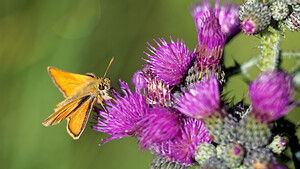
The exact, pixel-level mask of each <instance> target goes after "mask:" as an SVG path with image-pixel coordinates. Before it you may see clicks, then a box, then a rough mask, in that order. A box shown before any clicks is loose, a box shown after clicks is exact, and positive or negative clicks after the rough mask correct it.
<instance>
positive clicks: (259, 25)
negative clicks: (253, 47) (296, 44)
mask: <svg viewBox="0 0 300 169" xmlns="http://www.w3.org/2000/svg"><path fill="white" fill-rule="evenodd" d="M239 18H240V20H241V26H242V32H244V33H246V34H248V35H253V34H257V33H259V32H262V31H263V30H265V29H266V28H267V27H268V26H269V25H271V26H273V27H276V28H280V29H284V27H283V25H285V26H286V27H287V28H288V29H289V30H290V31H298V30H299V29H300V5H299V1H298V0H246V1H244V3H243V4H242V5H241V6H240V11H239Z"/></svg>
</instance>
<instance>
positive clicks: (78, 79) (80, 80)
mask: <svg viewBox="0 0 300 169" xmlns="http://www.w3.org/2000/svg"><path fill="white" fill-rule="evenodd" d="M48 71H49V73H50V75H51V77H52V79H53V82H54V83H55V84H56V85H57V87H58V88H59V89H60V90H61V91H62V93H63V94H64V96H65V97H70V96H73V95H75V94H76V93H78V91H80V89H82V87H84V86H86V85H87V83H88V82H90V81H91V80H94V79H95V78H94V77H92V76H89V75H82V74H76V73H69V72H65V71H62V70H59V69H57V68H54V67H50V66H49V67H48Z"/></svg>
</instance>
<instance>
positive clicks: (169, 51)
mask: <svg viewBox="0 0 300 169" xmlns="http://www.w3.org/2000/svg"><path fill="white" fill-rule="evenodd" d="M154 41H155V42H156V44H157V45H158V49H155V48H154V47H153V46H151V45H150V44H149V43H148V45H149V46H150V48H148V50H149V51H150V52H151V53H152V54H153V55H151V54H148V53H146V52H145V54H146V55H147V56H148V58H149V59H150V60H146V59H144V60H145V61H146V62H148V65H147V67H148V68H149V69H151V71H152V72H153V73H154V74H155V76H156V77H157V78H158V79H160V80H162V81H163V82H164V83H166V84H168V85H171V86H173V85H177V84H179V83H180V82H181V81H182V78H183V77H184V75H185V73H186V71H187V69H188V66H189V65H190V63H191V60H192V58H193V57H194V55H195V53H194V52H191V53H189V49H188V48H186V46H185V43H184V41H183V40H181V41H179V38H178V39H177V42H176V43H175V42H174V41H173V39H172V38H171V43H167V42H166V41H165V40H164V39H163V38H161V39H159V41H160V42H161V44H162V45H161V44H160V43H159V42H157V41H156V40H154Z"/></svg>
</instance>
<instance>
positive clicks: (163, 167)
mask: <svg viewBox="0 0 300 169" xmlns="http://www.w3.org/2000/svg"><path fill="white" fill-rule="evenodd" d="M185 168H187V165H185V164H180V163H179V162H170V161H168V160H167V159H166V158H164V157H161V156H159V155H157V156H156V157H155V158H154V159H153V161H152V163H151V165H150V169H185Z"/></svg>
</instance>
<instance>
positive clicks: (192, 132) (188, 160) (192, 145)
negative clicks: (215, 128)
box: [154, 117, 212, 165]
mask: <svg viewBox="0 0 300 169" xmlns="http://www.w3.org/2000/svg"><path fill="white" fill-rule="evenodd" d="M204 142H208V143H211V142H212V140H211V138H210V135H209V132H208V131H207V130H206V128H205V125H204V123H203V122H202V121H200V120H197V119H193V118H188V117H187V118H183V126H182V128H181V130H180V132H179V135H178V136H177V137H175V138H174V139H172V140H170V141H167V142H165V143H162V144H157V145H156V146H154V150H156V152H157V153H158V154H160V155H161V156H164V157H165V158H167V159H168V160H169V161H174V162H180V163H181V164H184V163H185V164H188V165H192V164H193V161H194V158H195V150H196V147H197V146H198V145H199V144H200V143H204Z"/></svg>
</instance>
